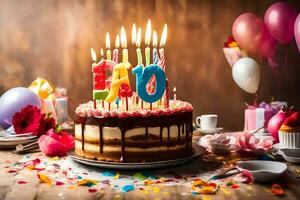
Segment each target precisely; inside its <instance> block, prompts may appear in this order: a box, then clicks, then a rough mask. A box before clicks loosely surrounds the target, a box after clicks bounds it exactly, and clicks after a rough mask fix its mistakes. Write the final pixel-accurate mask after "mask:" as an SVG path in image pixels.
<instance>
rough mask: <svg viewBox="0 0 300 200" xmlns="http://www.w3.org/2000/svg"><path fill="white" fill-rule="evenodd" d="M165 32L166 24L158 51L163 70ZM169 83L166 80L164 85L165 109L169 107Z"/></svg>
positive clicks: (164, 62)
mask: <svg viewBox="0 0 300 200" xmlns="http://www.w3.org/2000/svg"><path fill="white" fill-rule="evenodd" d="M167 31H168V27H167V24H165V25H164V29H163V32H162V35H161V39H160V45H159V46H160V49H159V55H160V60H159V66H160V67H161V68H162V69H163V70H166V59H165V50H164V47H165V44H166V40H167ZM168 87H169V81H168V80H167V84H166V92H165V100H166V101H165V107H167V108H168V107H169V88H168Z"/></svg>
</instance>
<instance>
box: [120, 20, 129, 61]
mask: <svg viewBox="0 0 300 200" xmlns="http://www.w3.org/2000/svg"><path fill="white" fill-rule="evenodd" d="M121 46H122V48H123V51H122V56H123V61H122V62H123V63H127V62H128V49H127V39H126V32H125V28H124V27H123V26H122V28H121Z"/></svg>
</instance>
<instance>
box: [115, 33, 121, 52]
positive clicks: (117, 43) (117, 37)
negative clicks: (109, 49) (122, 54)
mask: <svg viewBox="0 0 300 200" xmlns="http://www.w3.org/2000/svg"><path fill="white" fill-rule="evenodd" d="M119 47H120V36H119V35H117V36H116V42H115V48H116V49H118V48H119Z"/></svg>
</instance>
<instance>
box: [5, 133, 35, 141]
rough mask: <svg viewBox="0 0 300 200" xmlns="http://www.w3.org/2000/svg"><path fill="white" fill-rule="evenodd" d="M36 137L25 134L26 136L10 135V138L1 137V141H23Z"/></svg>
mask: <svg viewBox="0 0 300 200" xmlns="http://www.w3.org/2000/svg"><path fill="white" fill-rule="evenodd" d="M35 138H36V136H35V135H31V136H25V137H8V138H1V137H0V142H21V141H26V140H31V139H35Z"/></svg>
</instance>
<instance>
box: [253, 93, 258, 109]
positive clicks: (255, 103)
mask: <svg viewBox="0 0 300 200" xmlns="http://www.w3.org/2000/svg"><path fill="white" fill-rule="evenodd" d="M257 98H258V93H257V92H256V93H255V94H254V103H253V105H254V106H255V107H257Z"/></svg>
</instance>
